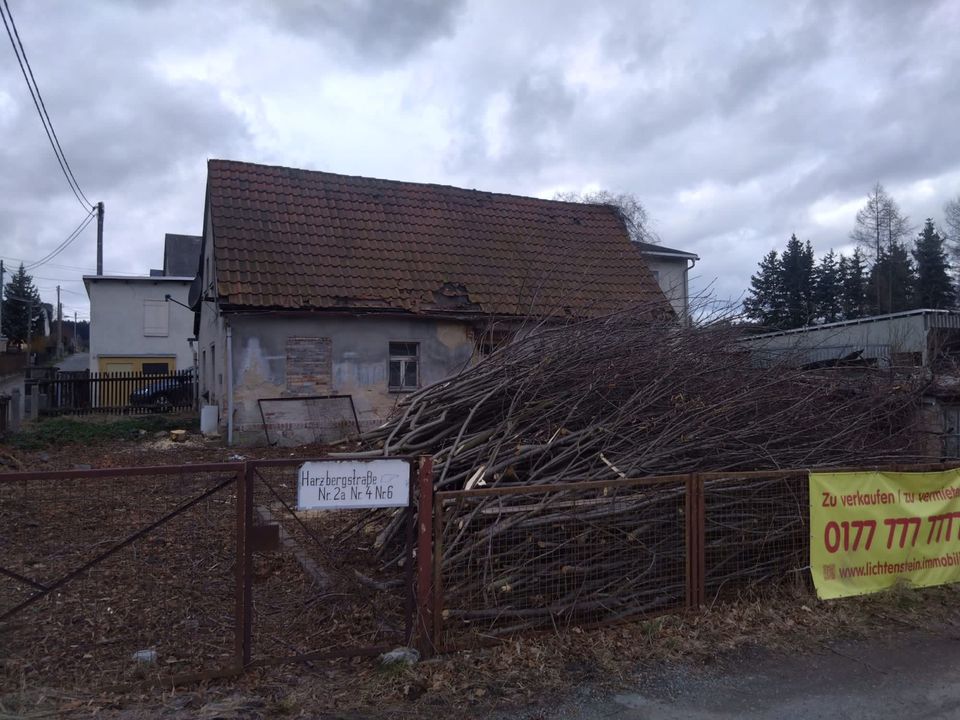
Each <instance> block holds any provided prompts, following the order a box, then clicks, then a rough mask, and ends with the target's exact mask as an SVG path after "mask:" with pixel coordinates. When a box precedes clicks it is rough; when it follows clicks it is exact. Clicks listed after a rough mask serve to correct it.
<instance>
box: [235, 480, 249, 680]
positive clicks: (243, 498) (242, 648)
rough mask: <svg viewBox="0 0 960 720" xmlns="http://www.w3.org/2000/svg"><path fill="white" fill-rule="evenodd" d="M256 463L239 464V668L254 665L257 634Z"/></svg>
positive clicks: (236, 598)
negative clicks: (253, 542) (253, 543)
mask: <svg viewBox="0 0 960 720" xmlns="http://www.w3.org/2000/svg"><path fill="white" fill-rule="evenodd" d="M253 472H254V471H253V466H252V465H251V464H250V463H246V462H245V463H238V464H237V528H236V530H237V538H236V553H237V554H236V585H235V588H236V597H235V606H234V659H235V662H236V664H237V669H238V670H243V668H245V667H246V666H247V665H249V664H250V659H251V656H252V647H251V644H252V637H253V632H252V630H253V551H252V548H251V545H250V534H251V531H252V529H253Z"/></svg>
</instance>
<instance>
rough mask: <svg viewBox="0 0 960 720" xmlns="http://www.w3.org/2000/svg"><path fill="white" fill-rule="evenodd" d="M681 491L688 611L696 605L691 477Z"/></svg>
mask: <svg viewBox="0 0 960 720" xmlns="http://www.w3.org/2000/svg"><path fill="white" fill-rule="evenodd" d="M683 491H684V492H683V521H684V529H683V534H684V539H685V540H686V543H685V548H684V554H685V555H686V557H685V560H686V562H685V569H684V575H685V576H686V586H685V587H686V590H685V592H684V595H685V597H684V601H685V603H684V604H685V605H686V606H687V609H688V610H689V609H691V608H693V607H694V605H695V603H696V591H695V590H694V587H695V584H694V583H695V581H696V577H695V575H696V567H695V565H694V558H695V557H696V555H697V552H696V548H695V546H694V526H695V525H696V520H695V519H694V515H695V512H696V510H695V508H694V507H693V475H687V477H686V480H685V481H684V486H683Z"/></svg>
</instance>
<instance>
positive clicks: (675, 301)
mask: <svg viewBox="0 0 960 720" xmlns="http://www.w3.org/2000/svg"><path fill="white" fill-rule="evenodd" d="M643 257H644V260H646V263H647V266H648V267H649V268H650V271H651V272H652V273H653V274H654V277H656V279H657V283H658V284H659V285H660V289H661V290H663V294H664V295H666V296H667V299H668V300H669V301H670V304H671V305H672V306H673V311H674V312H675V313H677V316H678V317H686V315H687V309H688V303H689V297H688V295H689V290H688V287H687V267H688V266H689V264H690V263H689V261H688V260H687V259H686V258H676V259H673V258H668V257H660V256H657V255H647V254H645V255H644V256H643Z"/></svg>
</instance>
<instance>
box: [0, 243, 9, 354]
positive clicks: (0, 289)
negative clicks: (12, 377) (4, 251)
mask: <svg viewBox="0 0 960 720" xmlns="http://www.w3.org/2000/svg"><path fill="white" fill-rule="evenodd" d="M2 337H3V260H0V338H2ZM6 349H7V348H6V347H2V348H0V352H2V351H4V350H6Z"/></svg>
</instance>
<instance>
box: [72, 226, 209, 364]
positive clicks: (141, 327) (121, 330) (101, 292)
mask: <svg viewBox="0 0 960 720" xmlns="http://www.w3.org/2000/svg"><path fill="white" fill-rule="evenodd" d="M171 238H173V240H172V241H171ZM185 238H190V236H182V235H167V237H166V242H165V244H164V268H165V269H167V268H169V269H170V270H171V271H172V273H174V274H156V275H154V274H151V275H150V276H112V275H84V276H83V284H84V286H85V287H86V290H87V296H88V297H89V298H90V370H91V372H145V373H165V372H174V371H179V370H189V369H190V368H192V367H194V353H193V349H192V347H191V343H190V339H191V338H192V337H193V314H192V313H191V312H190V311H189V310H188V309H187V307H186V304H187V300H188V296H189V288H190V284H191V282H192V281H193V280H194V277H195V276H196V272H197V268H198V267H199V259H200V238H199V237H192V239H191V240H190V242H187V241H186V240H182V239H185ZM191 245H192V248H193V250H192V260H191V258H190V252H191V251H190V246H191ZM191 268H192V269H191ZM153 272H156V271H152V273H153ZM175 273H180V274H175ZM168 298H169V299H168ZM172 301H176V302H172ZM178 303H180V304H178Z"/></svg>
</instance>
